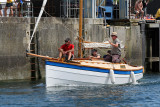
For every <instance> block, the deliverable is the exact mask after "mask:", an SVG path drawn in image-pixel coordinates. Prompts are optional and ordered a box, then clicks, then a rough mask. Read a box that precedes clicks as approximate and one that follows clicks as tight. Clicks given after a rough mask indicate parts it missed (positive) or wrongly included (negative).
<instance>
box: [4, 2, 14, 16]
mask: <svg viewBox="0 0 160 107" xmlns="http://www.w3.org/2000/svg"><path fill="white" fill-rule="evenodd" d="M14 2H16V0H14ZM9 7H10V16H13V0H7V4H6V7H5V16H7V9H8V8H9Z"/></svg>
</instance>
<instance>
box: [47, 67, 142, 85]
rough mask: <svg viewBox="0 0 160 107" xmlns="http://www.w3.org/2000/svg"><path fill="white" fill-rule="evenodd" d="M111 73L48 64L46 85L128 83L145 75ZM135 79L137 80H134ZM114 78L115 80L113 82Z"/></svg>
mask: <svg viewBox="0 0 160 107" xmlns="http://www.w3.org/2000/svg"><path fill="white" fill-rule="evenodd" d="M134 76H135V78H132V76H131V74H110V73H104V72H95V71H88V70H80V69H72V68H65V67H58V66H53V65H46V86H47V87H50V86H67V85H71V86H72V85H78V86H79V85H80V86H81V85H87V86H88V85H106V84H127V83H132V82H134V83H135V81H137V80H139V79H141V78H142V77H143V73H138V74H134ZM134 79H135V81H134ZM113 80H114V82H113Z"/></svg>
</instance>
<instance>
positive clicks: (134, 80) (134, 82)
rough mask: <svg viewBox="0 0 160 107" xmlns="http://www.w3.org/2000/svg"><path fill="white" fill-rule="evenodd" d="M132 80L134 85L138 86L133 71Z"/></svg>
mask: <svg viewBox="0 0 160 107" xmlns="http://www.w3.org/2000/svg"><path fill="white" fill-rule="evenodd" d="M131 79H132V84H137V82H136V77H135V75H134V72H133V71H131Z"/></svg>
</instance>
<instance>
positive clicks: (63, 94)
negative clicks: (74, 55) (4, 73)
mask: <svg viewBox="0 0 160 107" xmlns="http://www.w3.org/2000/svg"><path fill="white" fill-rule="evenodd" d="M8 106H10V107H17V106H18V107H33V106H34V107H160V74H145V75H144V78H143V79H141V80H140V81H139V84H137V85H131V84H128V85H114V86H113V85H110V86H93V87H86V86H83V87H78V86H74V87H71V86H70V87H50V88H46V87H45V80H41V81H34V82H31V81H28V80H23V81H17V80H16V81H1V82H0V107H8Z"/></svg>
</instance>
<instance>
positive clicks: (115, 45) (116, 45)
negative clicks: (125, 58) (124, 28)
mask: <svg viewBox="0 0 160 107" xmlns="http://www.w3.org/2000/svg"><path fill="white" fill-rule="evenodd" d="M109 43H110V44H111V45H112V46H114V47H116V48H118V43H116V44H114V43H112V42H111V41H109Z"/></svg>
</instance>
